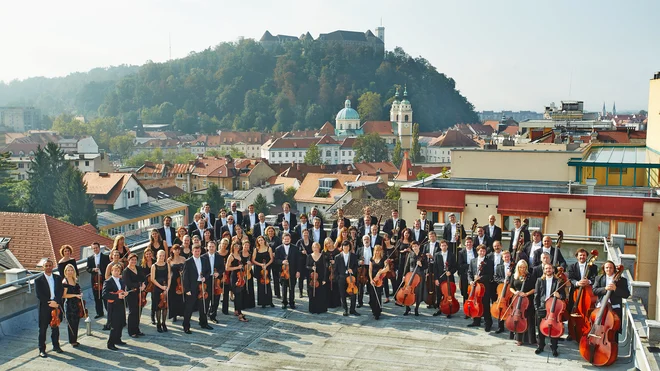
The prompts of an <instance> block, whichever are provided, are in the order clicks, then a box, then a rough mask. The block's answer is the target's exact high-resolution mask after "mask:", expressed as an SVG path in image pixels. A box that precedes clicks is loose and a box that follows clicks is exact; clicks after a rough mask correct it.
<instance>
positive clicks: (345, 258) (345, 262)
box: [341, 252, 351, 273]
mask: <svg viewBox="0 0 660 371" xmlns="http://www.w3.org/2000/svg"><path fill="white" fill-rule="evenodd" d="M341 254H342V255H343V256H344V265H346V273H348V259H349V258H350V257H351V255H350V253H348V254H346V253H343V252H342V253H341Z"/></svg>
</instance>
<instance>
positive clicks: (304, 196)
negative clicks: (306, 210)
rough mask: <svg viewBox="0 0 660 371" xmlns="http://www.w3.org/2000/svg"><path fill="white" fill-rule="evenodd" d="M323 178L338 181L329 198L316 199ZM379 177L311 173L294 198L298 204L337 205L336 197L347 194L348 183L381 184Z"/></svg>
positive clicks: (333, 186)
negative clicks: (366, 182)
mask: <svg viewBox="0 0 660 371" xmlns="http://www.w3.org/2000/svg"><path fill="white" fill-rule="evenodd" d="M321 178H334V179H337V181H335V182H334V183H333V185H332V189H330V192H329V194H328V197H315V196H314V195H315V194H316V191H317V190H318V188H319V179H321ZM381 180H382V179H380V178H379V177H377V176H368V175H363V176H360V175H353V174H324V173H309V174H307V175H306V176H305V180H303V182H302V183H301V184H300V188H298V191H297V192H296V195H295V196H294V197H293V198H294V199H295V200H296V201H297V202H312V203H317V204H328V205H332V204H333V203H335V201H336V200H335V197H338V196H341V195H343V194H344V193H345V192H346V190H347V189H346V185H345V183H346V182H355V181H368V182H380V181H381Z"/></svg>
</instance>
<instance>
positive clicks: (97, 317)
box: [94, 314, 103, 319]
mask: <svg viewBox="0 0 660 371" xmlns="http://www.w3.org/2000/svg"><path fill="white" fill-rule="evenodd" d="M101 317H103V315H102V314H97V315H95V316H94V319H99V318H101Z"/></svg>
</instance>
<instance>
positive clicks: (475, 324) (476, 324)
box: [467, 322, 480, 327]
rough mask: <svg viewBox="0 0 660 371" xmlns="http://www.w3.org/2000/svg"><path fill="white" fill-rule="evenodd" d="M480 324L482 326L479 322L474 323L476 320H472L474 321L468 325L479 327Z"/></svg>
mask: <svg viewBox="0 0 660 371" xmlns="http://www.w3.org/2000/svg"><path fill="white" fill-rule="evenodd" d="M479 326H480V325H479V324H478V323H474V322H472V323H470V324H469V325H467V327H479Z"/></svg>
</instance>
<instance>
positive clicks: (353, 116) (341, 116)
mask: <svg viewBox="0 0 660 371" xmlns="http://www.w3.org/2000/svg"><path fill="white" fill-rule="evenodd" d="M335 119H336V120H359V119H360V115H359V114H358V113H357V111H356V110H354V109H352V108H351V100H350V99H346V102H344V108H343V109H342V110H341V111H339V113H337V117H336V118H335Z"/></svg>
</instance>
